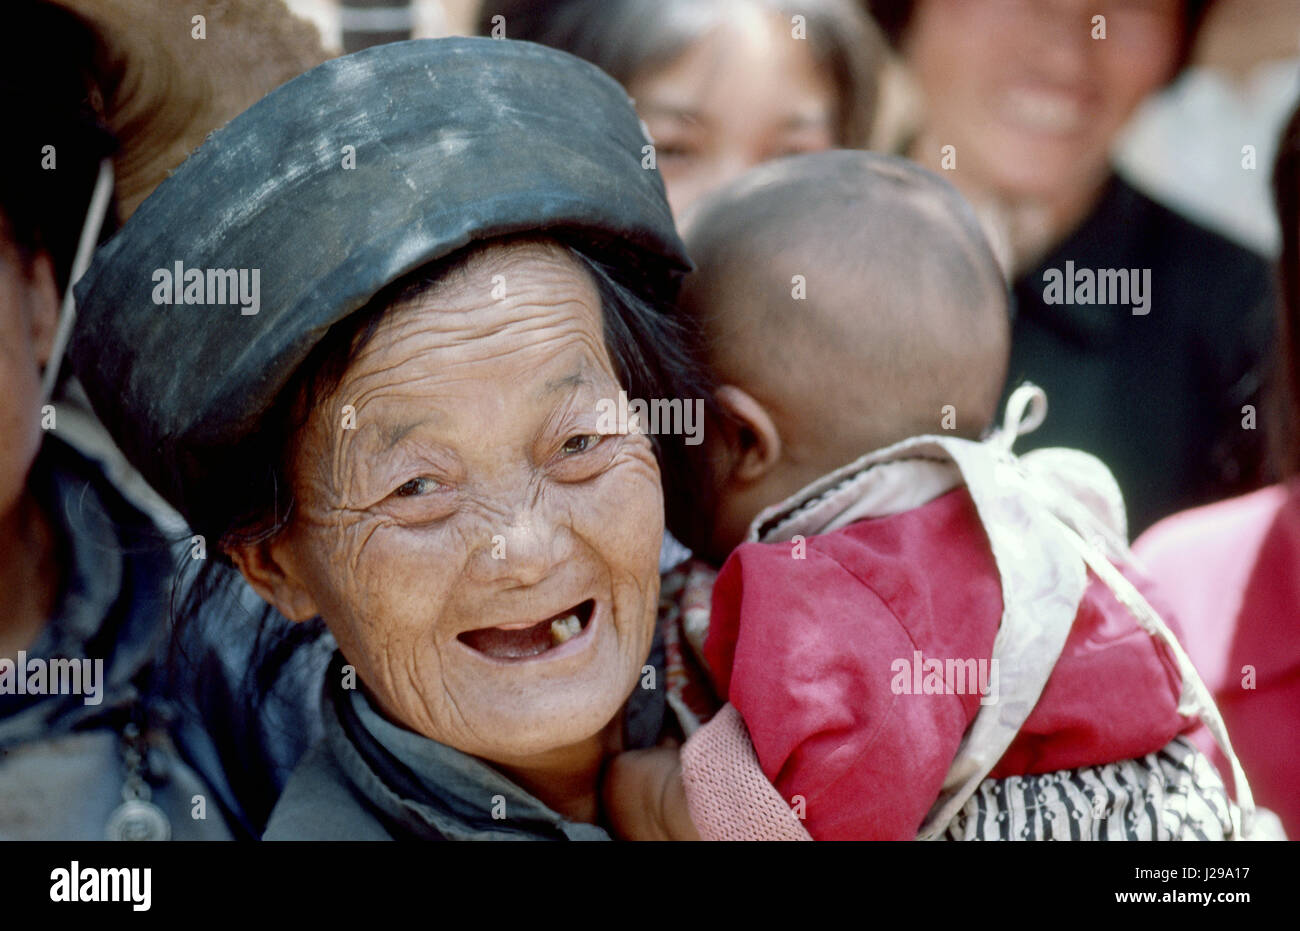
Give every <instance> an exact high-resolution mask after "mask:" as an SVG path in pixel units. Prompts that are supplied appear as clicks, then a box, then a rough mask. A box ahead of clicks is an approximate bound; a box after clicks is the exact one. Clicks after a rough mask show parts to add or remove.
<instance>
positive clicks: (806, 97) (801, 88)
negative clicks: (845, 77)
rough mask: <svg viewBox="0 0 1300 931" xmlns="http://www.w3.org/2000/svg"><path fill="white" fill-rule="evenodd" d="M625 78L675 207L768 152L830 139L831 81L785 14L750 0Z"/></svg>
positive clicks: (812, 146)
mask: <svg viewBox="0 0 1300 931" xmlns="http://www.w3.org/2000/svg"><path fill="white" fill-rule="evenodd" d="M728 9H729V12H728V14H727V16H726V18H725V19H723V21H722V22H721V23H720V24H719V25H718V26H717V27H715V28H714V29H712V30H711V31H710V32H708V33H707V34H706V35H705V36H704V37H703V38H701V39H700V40H699V41H697V42H695V43H694V44H692V45H691V46H690V47H689V48H687V49H686V51H685V52H683V53H682V54H681V55H679V56H678V57H677V58H675V59H674V60H673V61H671V62H669V63H668V64H667V65H666V66H664V67H662V68H659V69H656V70H653V71H650V72H648V73H646V74H642V75H638V76H637V77H636V78H635V79H634V80H632V81H630V82H629V84H628V93H629V94H630V95H631V97H632V98H633V99H634V100H635V101H636V106H637V112H638V113H639V114H640V116H641V118H642V119H643V120H644V121H645V124H646V127H647V128H648V129H649V130H650V136H651V138H653V139H654V142H655V154H656V160H657V162H658V166H659V170H660V171H661V172H662V174H663V178H664V185H665V186H666V187H667V189H668V201H669V204H670V205H671V206H672V209H673V214H674V215H675V216H678V217H680V216H681V215H682V213H683V211H685V210H686V208H687V207H689V206H690V205H691V204H692V203H693V202H694V201H695V200H697V199H698V198H699V197H700V196H701V195H702V194H706V193H708V192H709V191H710V190H712V189H713V188H715V187H718V186H719V185H722V184H725V183H726V182H727V181H730V180H731V179H733V178H735V177H738V176H739V175H742V174H744V173H745V172H746V171H747V170H749V169H750V168H753V167H754V166H755V165H758V164H759V163H761V162H765V161H768V160H769V159H774V158H780V157H781V156H784V155H794V154H797V153H800V152H817V151H821V150H822V149H827V148H830V147H831V146H833V145H834V144H835V102H836V97H835V88H834V85H833V84H832V83H831V81H830V79H829V78H827V77H826V76H825V75H823V74H820V73H819V72H818V68H817V65H816V62H815V61H814V59H813V57H812V54H811V53H810V52H809V51H808V42H807V40H801V39H795V38H793V37H792V36H791V27H790V24H789V22H788V21H786V20H784V19H782V18H781V17H780V16H777V15H776V14H774V13H771V12H768V11H764V10H761V9H756V8H755V7H753V6H751V5H749V4H738V5H736V6H735V7H734V8H728Z"/></svg>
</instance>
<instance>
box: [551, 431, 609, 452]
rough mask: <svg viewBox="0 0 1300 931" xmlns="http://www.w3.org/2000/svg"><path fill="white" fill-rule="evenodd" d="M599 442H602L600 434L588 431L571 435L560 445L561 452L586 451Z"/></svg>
mask: <svg viewBox="0 0 1300 931" xmlns="http://www.w3.org/2000/svg"><path fill="white" fill-rule="evenodd" d="M599 442H600V435H599V434H595V433H587V434H583V435H581V436H571V437H569V438H568V439H567V440H565V441H564V445H563V446H561V447H560V452H562V453H585V452H586V451H587V450H589V449H591V448H593V447H594V446H595V445H596V444H597V443H599Z"/></svg>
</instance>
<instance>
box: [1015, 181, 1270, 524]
mask: <svg viewBox="0 0 1300 931" xmlns="http://www.w3.org/2000/svg"><path fill="white" fill-rule="evenodd" d="M1067 261H1071V262H1073V263H1074V267H1075V269H1076V270H1080V269H1085V268H1086V269H1091V270H1092V271H1093V272H1096V271H1097V270H1099V269H1139V270H1145V269H1150V272H1151V276H1150V282H1151V284H1150V294H1149V295H1147V297H1148V299H1149V301H1150V303H1149V312H1148V313H1147V314H1145V315H1139V314H1134V313H1133V311H1132V307H1131V306H1130V305H1125V304H1112V305H1103V304H1051V305H1049V304H1047V303H1046V302H1045V300H1044V289H1045V286H1046V284H1045V278H1044V274H1045V272H1047V271H1048V270H1049V269H1060V270H1061V271H1062V274H1064V273H1065V270H1066V262H1067ZM1065 286H1066V287H1067V288H1068V287H1069V286H1070V281H1069V279H1068V278H1067V279H1066V281H1065ZM1014 294H1015V301H1016V305H1017V307H1016V314H1017V317H1016V322H1015V328H1014V337H1013V342H1012V349H1011V364H1010V367H1009V368H1008V371H1007V394H1008V395H1009V394H1010V392H1011V391H1012V390H1013V389H1014V388H1015V386H1017V385H1019V384H1020V383H1021V382H1022V381H1025V380H1028V381H1032V382H1034V383H1036V384H1038V385H1040V386H1041V387H1042V388H1043V389H1044V390H1045V391H1046V392H1047V399H1048V414H1047V421H1046V423H1044V424H1043V426H1042V427H1040V428H1039V429H1038V430H1037V431H1035V432H1034V433H1031V434H1029V435H1028V436H1026V437H1024V438H1022V439H1021V441H1020V444H1021V446H1022V447H1023V449H1024V450H1028V449H1033V448H1037V447H1043V446H1071V447H1076V448H1079V449H1083V450H1086V451H1088V452H1090V453H1092V454H1094V455H1096V456H1098V457H1099V458H1100V459H1101V460H1102V461H1103V462H1105V463H1106V465H1107V466H1109V467H1110V469H1111V471H1112V472H1113V473H1114V474H1115V477H1116V479H1117V480H1118V481H1119V485H1120V489H1121V490H1122V491H1123V493H1124V501H1125V503H1126V505H1127V508H1128V520H1129V534H1130V536H1131V537H1134V536H1136V535H1137V534H1139V533H1140V532H1141V531H1142V530H1144V529H1145V528H1147V527H1148V526H1150V525H1151V524H1152V523H1154V522H1155V521H1156V520H1158V519H1159V518H1161V517H1164V516H1166V515H1168V514H1172V513H1173V512H1175V511H1179V510H1183V509H1185V508H1188V507H1193V506H1196V505H1199V504H1204V503H1206V502H1209V501H1214V500H1218V499H1221V498H1225V497H1228V496H1231V495H1234V494H1239V493H1242V492H1245V491H1249V490H1252V489H1255V488H1258V487H1260V486H1261V485H1263V484H1264V483H1265V481H1266V470H1265V468H1264V465H1263V463H1264V441H1263V430H1264V428H1265V426H1266V424H1265V417H1264V413H1263V410H1262V408H1261V403H1260V393H1261V387H1262V384H1263V381H1264V374H1265V370H1266V360H1267V357H1268V353H1269V352H1270V347H1271V345H1272V342H1273V327H1274V323H1273V320H1274V311H1273V302H1274V299H1275V298H1274V294H1275V290H1274V284H1273V276H1272V271H1271V268H1270V266H1269V263H1268V262H1267V261H1266V260H1265V259H1264V258H1263V257H1262V256H1259V255H1257V254H1255V253H1253V252H1250V251H1249V250H1246V249H1243V248H1241V247H1240V246H1237V245H1235V244H1234V243H1232V242H1229V241H1228V240H1227V239H1224V238H1223V237H1221V236H1219V235H1217V234H1216V233H1213V232H1210V231H1209V230H1207V229H1204V228H1202V227H1200V226H1198V225H1196V224H1195V223H1193V222H1191V221H1190V220H1187V219H1185V218H1183V217H1181V216H1179V215H1178V214H1176V213H1174V212H1173V211H1171V210H1169V209H1168V208H1166V207H1163V206H1161V205H1160V204H1157V203H1156V202H1155V201H1153V200H1152V199H1151V198H1149V197H1147V196H1146V195H1144V194H1142V193H1140V192H1139V191H1137V190H1135V189H1134V188H1133V187H1132V186H1130V185H1129V184H1127V183H1126V182H1125V181H1124V180H1123V179H1121V178H1120V177H1118V176H1114V177H1112V179H1111V181H1110V182H1109V185H1108V187H1107V189H1106V191H1105V193H1104V195H1103V196H1102V198H1101V201H1100V202H1099V204H1098V206H1097V208H1096V209H1095V210H1094V211H1093V213H1092V215H1091V216H1089V218H1088V219H1087V220H1085V221H1084V223H1083V224H1082V225H1081V226H1080V227H1079V228H1078V229H1077V230H1075V232H1074V233H1073V234H1072V235H1071V236H1070V237H1069V238H1068V239H1067V240H1066V241H1065V242H1064V243H1062V244H1061V245H1060V246H1058V247H1057V248H1056V249H1054V250H1053V251H1052V252H1051V253H1050V254H1049V255H1048V256H1047V257H1046V258H1045V259H1044V260H1043V261H1042V262H1041V263H1040V264H1039V266H1038V267H1037V268H1036V269H1034V270H1033V271H1032V272H1030V273H1028V274H1026V275H1024V276H1023V277H1021V278H1020V279H1019V280H1018V281H1016V282H1015V284H1014ZM1130 297H1131V295H1130ZM1245 405H1251V406H1253V408H1254V416H1253V420H1254V423H1255V428H1254V429H1248V428H1246V427H1243V421H1244V420H1245V419H1246V418H1247V414H1246V413H1244V412H1243V410H1242V408H1243V407H1244V406H1245Z"/></svg>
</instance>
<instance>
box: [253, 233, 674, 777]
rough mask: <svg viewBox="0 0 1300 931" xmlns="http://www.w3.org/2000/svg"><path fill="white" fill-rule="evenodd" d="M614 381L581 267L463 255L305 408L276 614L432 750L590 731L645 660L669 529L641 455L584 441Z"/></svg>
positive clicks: (538, 249) (650, 459) (499, 746)
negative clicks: (305, 626) (463, 261)
mask: <svg viewBox="0 0 1300 931" xmlns="http://www.w3.org/2000/svg"><path fill="white" fill-rule="evenodd" d="M495 276H502V277H501V278H498V279H495V280H494V278H495ZM502 282H504V288H505V295H504V296H500V297H497V296H494V295H493V289H494V286H495V285H499V284H501V283H502ZM497 293H498V295H499V294H500V289H499V288H498V292H497ZM619 387H620V386H619V381H618V378H617V376H616V374H615V371H614V369H613V367H612V365H611V362H610V359H609V356H608V353H607V352H606V348H605V343H604V340H603V337H602V323H601V308H600V301H599V296H598V294H597V292H596V289H595V287H594V285H593V283H592V281H591V279H590V277H589V275H588V274H587V272H586V271H585V270H584V269H583V268H581V267H580V266H579V265H578V264H577V263H576V262H574V260H573V259H572V258H571V257H570V256H569V255H567V254H566V253H565V252H563V251H562V250H560V249H559V248H558V247H554V246H551V245H547V244H537V243H523V244H518V243H517V244H511V245H495V246H490V247H488V248H487V249H485V250H483V251H481V252H478V253H476V254H475V255H474V256H473V257H471V259H470V260H469V262H468V264H467V265H465V266H463V267H462V269H461V270H457V271H452V272H451V273H449V274H448V275H446V276H444V278H443V279H442V280H440V281H439V282H438V283H437V284H436V285H435V286H434V287H433V289H432V290H430V291H427V292H426V293H425V294H423V295H421V296H420V297H419V298H416V299H414V300H413V301H411V302H408V303H406V304H403V305H398V306H396V307H395V308H393V309H392V310H390V311H388V313H387V314H386V315H385V316H384V318H383V320H382V322H381V323H380V324H379V327H378V329H377V331H376V332H375V334H374V336H373V338H372V339H371V341H370V342H369V343H367V344H366V346H365V347H364V348H363V349H362V350H361V351H360V353H359V354H358V355H357V357H356V358H355V359H354V361H353V362H352V363H351V365H350V366H349V368H348V370H347V371H346V373H345V374H344V376H343V379H342V382H341V383H340V385H339V386H338V388H337V390H336V391H335V392H334V393H333V394H332V395H331V396H330V397H329V398H327V399H324V401H323V402H320V403H317V405H316V406H315V408H314V409H313V411H312V413H311V415H310V418H309V420H308V422H307V424H306V426H305V428H304V430H303V433H302V434H301V436H300V438H299V440H300V441H299V443H298V449H297V454H296V456H295V460H294V476H295V492H296V495H297V500H298V505H299V507H298V510H297V511H296V513H295V516H294V520H293V523H292V524H291V526H290V527H289V528H288V529H287V530H286V531H285V532H284V533H283V534H281V535H280V536H279V537H277V538H276V539H275V540H274V541H273V542H272V543H271V544H270V547H271V552H272V554H273V556H274V557H275V560H276V562H277V563H278V564H279V566H280V567H281V569H282V570H283V573H284V577H283V579H282V580H281V581H280V582H279V583H277V584H276V585H275V586H273V588H274V591H273V596H274V597H272V599H271V600H273V601H275V602H276V604H277V607H279V608H280V609H281V610H282V611H283V612H285V613H286V614H287V615H288V616H290V617H291V618H293V619H295V620H297V619H303V618H307V617H311V616H313V615H315V614H317V613H319V614H320V615H321V616H322V617H323V618H324V619H325V621H326V623H327V624H328V625H329V627H330V629H331V631H332V632H333V633H334V635H335V637H336V638H337V639H338V642H339V646H340V648H341V649H342V651H343V654H344V655H345V656H346V657H347V660H348V662H349V663H351V664H353V665H354V666H355V667H356V669H357V672H358V676H359V678H360V679H361V681H362V682H363V683H364V685H365V687H366V689H367V691H368V693H369V694H370V695H371V696H372V697H373V699H374V700H375V701H376V702H377V704H378V706H379V707H380V708H381V709H382V711H383V712H384V714H385V715H386V716H387V717H389V718H390V719H392V720H393V721H395V722H397V723H399V724H401V725H403V726H405V727H407V728H409V729H410V730H413V731H415V732H417V733H419V734H422V735H424V736H426V737H429V738H432V739H434V740H437V741H440V742H442V743H445V744H448V745H450V746H453V747H455V748H457V749H459V750H462V751H464V752H466V753H470V754H473V755H475V756H480V757H483V758H485V759H489V760H493V761H496V762H501V763H511V762H516V761H521V760H526V759H527V758H528V757H530V756H532V755H534V754H539V753H544V752H546V751H550V750H554V749H557V748H561V747H564V746H568V745H572V744H574V743H577V742H579V741H582V740H584V739H586V738H588V737H591V736H592V735H594V734H596V733H597V732H599V731H600V730H601V729H602V728H603V727H604V726H605V725H607V724H608V723H609V722H610V721H611V719H613V718H614V717H615V715H617V714H618V712H619V710H620V708H621V706H622V705H623V703H624V701H625V700H626V699H627V697H628V695H629V694H630V693H631V691H632V689H633V687H634V686H635V684H636V682H637V679H638V677H639V675H640V671H641V667H642V664H643V663H644V662H645V659H646V656H647V655H648V653H649V649H650V644H651V639H652V636H653V629H654V619H655V608H656V602H657V597H658V587H659V574H658V555H659V546H660V540H661V536H662V532H663V497H662V492H661V489H660V479H659V470H658V466H657V464H656V461H655V457H654V454H653V451H652V448H651V445H650V441H649V439H648V438H647V437H645V436H641V435H607V436H602V435H600V434H598V433H597V427H596V421H597V414H598V412H597V402H598V400H600V399H602V398H612V397H616V396H617V392H618V390H619ZM346 405H351V406H352V407H353V408H354V409H355V429H343V428H342V427H343V425H344V423H345V418H346V415H347V412H346V411H345V410H344V408H345V406H346Z"/></svg>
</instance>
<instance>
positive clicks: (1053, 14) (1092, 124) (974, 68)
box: [905, 0, 1183, 199]
mask: <svg viewBox="0 0 1300 931" xmlns="http://www.w3.org/2000/svg"><path fill="white" fill-rule="evenodd" d="M1182 15H1183V13H1182V2H1181V0H920V2H918V3H917V5H916V10H915V13H914V15H913V18H912V22H911V24H910V26H909V29H908V34H907V40H906V48H905V54H906V57H907V59H908V61H909V63H910V65H911V66H912V68H913V69H914V71H915V73H916V76H917V78H918V80H919V82H920V85H921V89H922V92H923V94H924V96H925V100H926V109H927V120H928V123H929V129H928V131H927V134H926V136H927V139H928V140H929V142H928V143H927V144H928V145H932V146H943V145H953V146H955V147H956V155H957V171H956V172H955V173H954V180H956V181H957V182H958V183H959V184H960V183H962V181H963V180H966V179H969V180H970V181H971V182H973V183H974V184H975V185H976V186H978V187H982V188H986V189H990V190H992V191H994V192H995V193H998V194H1002V195H1005V196H1010V197H1042V198H1048V199H1052V198H1055V197H1057V196H1060V195H1061V193H1062V192H1063V191H1066V192H1068V191H1072V190H1074V189H1076V188H1079V187H1080V186H1082V187H1083V188H1084V189H1086V188H1087V187H1088V186H1091V185H1094V184H1096V183H1097V182H1099V181H1100V179H1101V178H1103V177H1104V176H1105V174H1106V171H1107V164H1108V157H1109V153H1110V148H1111V144H1112V141H1113V140H1114V138H1115V136H1116V134H1117V133H1118V132H1119V130H1120V129H1121V128H1122V127H1123V125H1124V122H1125V121H1126V120H1127V119H1128V117H1129V116H1130V114H1131V113H1132V112H1133V110H1134V109H1135V108H1136V107H1137V105H1138V103H1140V102H1141V101H1142V99H1143V98H1144V97H1146V96H1147V95H1148V94H1149V93H1151V92H1152V91H1153V90H1155V89H1156V88H1157V87H1159V86H1160V85H1161V84H1162V83H1163V82H1164V81H1165V80H1167V79H1168V77H1169V76H1170V74H1171V73H1172V71H1173V68H1174V66H1175V63H1176V60H1177V55H1178V50H1179V47H1180V41H1181V37H1182V29H1183V25H1182ZM1096 16H1103V17H1105V22H1104V27H1105V38H1093V33H1094V31H1098V35H1100V32H1099V28H1100V26H1101V25H1102V24H1101V22H1100V21H1098V22H1097V23H1096V24H1094V17H1096ZM918 157H919V158H921V159H922V160H923V161H932V160H937V159H938V158H939V155H938V153H937V152H926V153H918ZM958 176H960V177H958Z"/></svg>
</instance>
